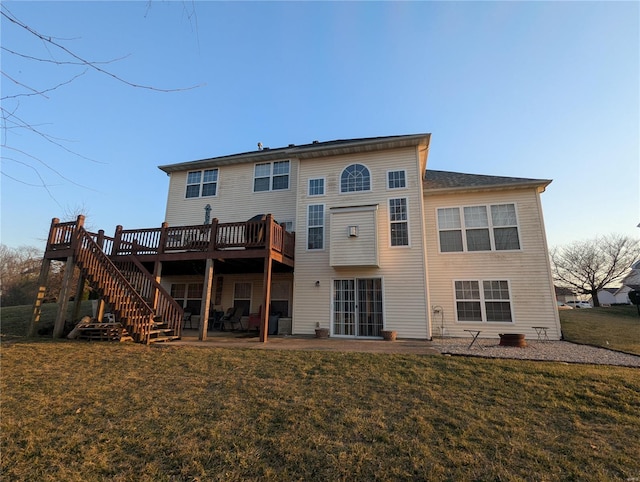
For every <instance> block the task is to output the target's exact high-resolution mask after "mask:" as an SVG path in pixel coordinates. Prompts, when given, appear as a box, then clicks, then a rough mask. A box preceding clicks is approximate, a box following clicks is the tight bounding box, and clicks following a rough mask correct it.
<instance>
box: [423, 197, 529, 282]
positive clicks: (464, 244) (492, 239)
mask: <svg viewBox="0 0 640 482" xmlns="http://www.w3.org/2000/svg"><path fill="white" fill-rule="evenodd" d="M501 204H513V207H514V209H515V215H516V224H515V228H516V229H517V230H518V244H519V245H520V247H519V248H518V249H500V250H498V249H496V242H495V236H494V229H495V228H508V227H514V226H494V224H493V217H492V216H491V206H499V205H501ZM478 206H484V207H486V208H487V219H488V221H489V225H488V226H487V228H486V229H488V230H489V242H490V243H491V249H487V250H484V251H482V250H481V251H469V250H468V249H467V236H466V231H467V228H466V227H465V226H464V208H470V207H478ZM451 208H457V209H458V210H459V212H460V223H461V227H460V228H459V229H460V230H461V231H462V251H442V245H441V244H440V232H441V231H457V230H458V229H440V226H439V225H438V210H439V209H451ZM518 211H519V209H518V203H517V202H495V203H491V204H465V205H462V206H438V207H437V208H436V211H435V220H436V222H435V224H436V232H437V237H438V254H443V255H450V254H453V255H456V254H457V255H459V254H487V253H517V252H520V251H522V229H521V225H520V218H519V216H518ZM471 229H478V228H471ZM471 281H473V280H471Z"/></svg>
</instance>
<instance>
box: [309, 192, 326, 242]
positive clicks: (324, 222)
mask: <svg viewBox="0 0 640 482" xmlns="http://www.w3.org/2000/svg"><path fill="white" fill-rule="evenodd" d="M311 206H322V226H319V225H313V226H311V225H310V224H309V208H310V207H311ZM306 224H307V227H306V239H305V241H306V242H305V248H306V250H307V251H309V252H314V253H316V252H319V251H324V249H325V246H326V245H327V206H326V205H325V204H324V203H313V204H307V223H306ZM319 227H322V248H309V228H319Z"/></svg>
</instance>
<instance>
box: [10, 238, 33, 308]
mask: <svg viewBox="0 0 640 482" xmlns="http://www.w3.org/2000/svg"><path fill="white" fill-rule="evenodd" d="M41 262H42V254H41V252H40V251H39V250H38V248H35V247H33V246H21V247H19V248H10V247H8V246H6V245H4V244H0V300H1V303H2V306H13V305H23V304H28V303H31V302H32V301H33V293H34V292H35V290H36V287H37V280H38V273H39V272H40V264H41Z"/></svg>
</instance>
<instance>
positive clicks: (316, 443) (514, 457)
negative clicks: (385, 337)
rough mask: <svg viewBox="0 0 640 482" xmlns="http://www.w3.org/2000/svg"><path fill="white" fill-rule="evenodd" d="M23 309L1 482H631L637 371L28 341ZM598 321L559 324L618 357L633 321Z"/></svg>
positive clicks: (639, 432)
mask: <svg viewBox="0 0 640 482" xmlns="http://www.w3.org/2000/svg"><path fill="white" fill-rule="evenodd" d="M51 306H53V305H51ZM87 306H90V305H87ZM83 308H84V307H83ZM24 309H26V315H19V310H18V309H17V308H16V309H10V308H3V309H2V310H1V312H0V316H2V333H3V338H2V339H3V343H2V357H1V362H2V370H1V372H0V393H1V394H2V395H1V396H2V404H1V413H0V452H1V453H2V457H1V458H0V470H1V471H2V478H3V480H12V481H13V480H28V481H32V480H38V481H60V480H65V481H101V480H110V481H111V480H116V481H139V480H141V481H182V480H184V481H205V480H225V481H226V480H231V481H233V480H274V481H276V480H277V481H283V480H284V481H286V480H327V481H334V480H345V481H346V480H349V481H351V480H433V481H441V480H450V481H459V480H461V481H467V480H477V481H485V480H495V481H498V480H499V481H523V480H527V481H529V480H531V481H556V480H576V481H578V480H579V481H610V480H620V481H628V480H637V479H639V478H640V466H639V465H638V456H637V455H638V453H640V395H639V393H640V371H639V370H638V369H634V368H624V367H609V366H595V365H567V364H561V363H541V362H531V361H520V360H495V359H481V358H468V357H445V356H418V355H388V354H363V353H333V352H331V353H330V352H296V351H271V350H239V349H213V348H200V347H187V346H180V347H176V346H171V345H164V346H161V347H147V346H144V345H136V344H130V343H126V344H125V343H122V344H120V343H86V342H77V341H69V340H50V339H36V340H33V339H26V338H18V337H15V335H19V334H21V333H24V329H22V331H21V328H20V324H21V323H20V322H19V321H18V320H20V319H23V320H24V316H27V317H28V313H29V311H30V307H25V308H24ZM632 309H633V310H635V308H634V307H632ZM7 310H9V311H7ZM605 310H612V309H609V308H607V309H605V308H602V309H593V310H574V311H575V312H569V313H568V314H567V312H563V313H562V314H561V318H562V323H563V328H564V327H565V326H567V327H569V328H570V329H568V330H567V333H572V334H571V335H570V336H572V337H575V339H576V341H580V342H587V343H591V342H593V343H594V344H600V341H599V340H600V338H598V337H594V338H595V341H593V340H591V339H590V338H589V336H591V335H590V334H589V333H586V334H585V333H583V332H584V331H585V330H586V331H588V332H591V331H594V332H596V333H600V334H602V333H605V334H606V336H607V337H608V338H611V340H609V342H610V344H611V343H615V344H620V345H623V344H624V343H625V342H624V337H620V338H619V339H618V337H613V336H610V333H612V332H615V331H616V329H615V327H611V326H610V325H615V324H617V323H620V324H622V325H621V326H623V327H624V329H623V331H626V332H627V333H629V332H630V330H631V332H632V333H633V331H632V330H633V329H634V327H635V326H636V325H634V323H636V324H637V323H638V322H639V321H640V320H639V319H638V318H637V313H635V311H628V312H627V311H625V310H623V309H621V310H618V309H617V308H616V309H615V310H612V311H605ZM634 313H635V316H633V314H634ZM54 315H55V313H53V314H52V315H47V316H51V320H52V319H53V316H54ZM21 316H22V318H21ZM43 316H44V315H43ZM5 322H6V323H5ZM593 323H595V324H596V326H595V327H593V326H592V324H593ZM25 326H26V325H25V323H24V321H23V322H22V328H25ZM603 328H604V329H603ZM14 332H15V333H14ZM11 335H14V336H13V337H11ZM632 336H634V335H632ZM7 340H8V341H7ZM605 341H606V340H605ZM629 346H630V347H631V349H630V350H627V351H633V350H636V351H637V341H636V343H635V345H634V343H631V344H629Z"/></svg>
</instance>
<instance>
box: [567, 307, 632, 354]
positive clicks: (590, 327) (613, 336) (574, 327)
mask: <svg viewBox="0 0 640 482" xmlns="http://www.w3.org/2000/svg"><path fill="white" fill-rule="evenodd" d="M560 324H561V325H562V333H563V335H564V337H565V339H566V340H569V341H573V342H575V343H585V344H588V345H595V346H602V347H605V348H610V349H613V350H619V351H626V352H628V353H635V354H636V355H640V316H638V310H637V309H636V307H635V306H631V305H627V306H611V307H607V308H592V309H575V310H560Z"/></svg>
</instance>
